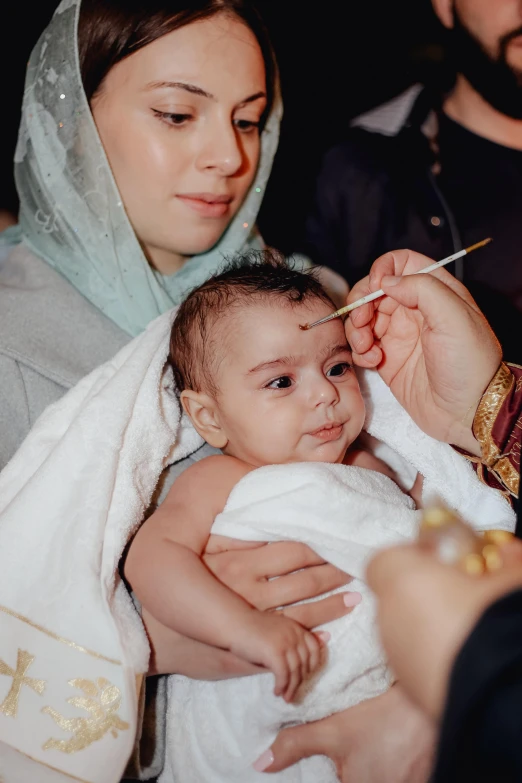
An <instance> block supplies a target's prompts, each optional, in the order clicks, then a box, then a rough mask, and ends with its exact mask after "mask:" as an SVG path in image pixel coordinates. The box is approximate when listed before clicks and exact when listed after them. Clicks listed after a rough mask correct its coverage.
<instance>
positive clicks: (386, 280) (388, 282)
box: [381, 275, 402, 286]
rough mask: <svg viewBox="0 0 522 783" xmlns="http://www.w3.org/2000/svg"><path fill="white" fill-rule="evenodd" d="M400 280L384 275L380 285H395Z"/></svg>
mask: <svg viewBox="0 0 522 783" xmlns="http://www.w3.org/2000/svg"><path fill="white" fill-rule="evenodd" d="M401 280H402V277H401V276H400V275H399V276H396V275H384V277H383V278H382V280H381V285H387V286H390V285H397V283H398V282H400V281H401Z"/></svg>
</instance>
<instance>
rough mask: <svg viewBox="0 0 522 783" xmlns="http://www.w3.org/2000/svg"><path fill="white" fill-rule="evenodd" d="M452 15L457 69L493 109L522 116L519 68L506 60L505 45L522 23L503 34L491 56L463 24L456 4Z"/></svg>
mask: <svg viewBox="0 0 522 783" xmlns="http://www.w3.org/2000/svg"><path fill="white" fill-rule="evenodd" d="M454 17H455V25H454V28H453V30H452V32H451V41H452V49H453V56H454V58H455V63H456V66H457V70H458V72H459V73H461V74H462V75H463V76H465V77H466V79H467V80H468V81H469V83H470V84H471V86H472V87H473V88H474V89H475V90H476V91H477V92H478V93H479V94H480V95H481V96H482V97H483V98H484V100H485V101H487V103H489V104H490V105H491V106H493V108H494V109H496V110H497V111H499V112H501V113H502V114H506V115H507V116H508V117H512V118H513V119H515V120H522V71H520V70H516V69H514V68H512V67H511V66H510V65H508V62H507V60H506V54H507V48H508V45H509V43H510V41H512V40H513V38H516V37H517V36H519V35H522V27H519V28H518V29H517V30H513V31H512V32H510V33H507V34H506V35H504V36H502V38H501V39H500V41H499V53H498V56H497V57H496V58H493V57H491V56H490V55H489V54H488V53H487V52H486V50H485V49H484V47H483V46H482V44H481V43H480V41H478V40H477V39H476V38H475V37H474V36H473V35H472V33H470V31H469V30H468V29H467V28H466V27H465V26H464V24H463V23H462V20H461V19H460V18H459V16H458V14H457V12H456V9H455V8H454Z"/></svg>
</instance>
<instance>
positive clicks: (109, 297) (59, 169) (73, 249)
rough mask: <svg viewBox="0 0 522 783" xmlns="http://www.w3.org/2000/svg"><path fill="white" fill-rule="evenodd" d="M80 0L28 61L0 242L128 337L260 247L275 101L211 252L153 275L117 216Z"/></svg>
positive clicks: (277, 109) (278, 111)
mask: <svg viewBox="0 0 522 783" xmlns="http://www.w3.org/2000/svg"><path fill="white" fill-rule="evenodd" d="M79 12H80V0H63V2H62V3H61V4H60V6H59V7H58V8H57V10H56V12H55V14H54V16H53V18H52V20H51V22H50V24H49V26H48V27H47V28H46V30H44V32H43V33H42V35H41V37H40V39H39V41H38V43H37V44H36V46H35V48H34V50H33V52H32V54H31V58H30V61H29V66H28V70H27V77H26V83H25V92H24V99H23V107H22V122H21V126H20V133H19V137H18V145H17V148H16V153H15V178H16V184H17V188H18V193H19V196H20V202H21V207H20V223H19V226H17V227H15V229H14V230H12V229H8V231H7V232H4V235H5V236H4V237H3V241H4V242H5V241H9V242H10V243H16V242H18V241H22V242H24V243H25V244H26V245H27V246H28V247H29V248H30V249H31V250H32V251H33V252H34V253H36V254H37V255H38V256H40V257H41V258H43V259H45V261H47V263H49V264H50V265H51V266H52V267H54V268H55V269H56V270H57V271H58V272H60V274H62V275H63V276H64V277H66V278H67V280H69V281H70V282H71V283H72V284H73V285H74V287H75V288H77V289H78V291H80V293H82V294H83V296H85V297H86V298H87V299H88V300H89V301H90V302H92V303H93V304H94V305H95V306H96V307H98V308H99V309H100V310H101V311H102V312H103V313H105V315H107V316H108V317H109V318H110V319H111V320H112V321H114V322H115V323H116V324H118V326H120V327H121V328H122V329H124V330H125V331H126V332H127V333H128V334H130V335H136V334H139V333H140V332H141V331H142V330H143V329H144V328H145V327H146V326H147V324H148V323H149V322H150V321H151V320H152V319H153V318H155V317H156V316H158V315H159V314H160V313H162V312H164V311H165V310H168V309H169V308H171V307H172V306H174V305H176V304H179V302H180V301H181V300H182V299H183V298H184V297H185V296H186V294H187V293H188V291H189V290H190V289H192V288H193V287H195V286H197V285H199V284H200V283H202V282H204V280H206V279H207V278H208V277H209V276H210V275H211V274H212V273H214V272H216V271H217V270H218V269H219V268H220V266H222V264H223V259H224V257H225V256H230V255H231V254H233V253H236V252H240V251H243V250H246V249H247V248H249V247H254V248H255V247H257V248H259V247H260V246H262V241H261V239H260V237H259V235H258V233H257V230H256V228H255V221H256V218H257V214H258V211H259V208H260V206H261V201H262V199H263V194H264V190H265V186H266V183H267V180H268V178H269V176H270V170H271V168H272V162H273V159H274V155H275V152H276V149H277V143H278V138H279V124H280V120H281V115H282V103H281V100H280V97H279V92H278V91H276V98H275V101H274V106H273V108H272V111H271V113H270V116H269V118H268V121H267V123H266V126H265V128H264V130H263V134H262V139H261V159H260V163H259V168H258V171H257V176H256V178H255V181H254V183H253V185H252V187H251V188H250V191H249V193H248V194H247V197H246V199H245V201H244V202H243V205H242V207H241V209H240V210H239V212H238V214H237V215H236V217H235V218H234V220H233V221H232V223H231V224H230V225H229V227H228V229H227V230H226V232H225V233H224V234H223V236H222V237H221V239H220V241H219V242H218V244H217V245H216V246H214V247H213V248H212V250H210V251H208V252H207V253H203V254H201V255H198V256H194V257H193V258H192V259H191V260H190V261H188V263H186V264H185V266H184V267H182V269H181V270H180V271H179V272H177V273H176V274H174V275H170V276H165V275H162V274H160V273H158V272H156V271H155V270H153V269H151V267H150V266H149V264H148V263H147V261H146V259H145V256H144V254H143V252H142V250H141V247H140V245H139V242H138V240H137V238H136V235H135V233H134V230H133V229H132V227H131V225H130V223H129V220H128V217H127V215H126V213H125V209H124V208H123V205H122V201H121V197H120V195H119V192H118V189H117V187H116V183H115V181H114V177H113V175H112V172H111V169H110V167H109V163H108V160H107V157H106V155H105V151H104V149H103V147H102V144H101V141H100V138H99V136H98V132H97V130H96V126H95V124H94V120H93V118H92V114H91V111H90V108H89V105H88V102H87V99H86V96H85V92H84V89H83V85H82V80H81V74H80V66H79V57H78V44H77V29H78V17H79Z"/></svg>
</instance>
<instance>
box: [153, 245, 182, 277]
mask: <svg viewBox="0 0 522 783" xmlns="http://www.w3.org/2000/svg"><path fill="white" fill-rule="evenodd" d="M142 249H143V252H144V253H145V257H146V259H147V261H148V262H149V264H150V265H151V267H152V268H153V269H156V270H157V271H158V272H159V273H160V274H162V275H166V276H168V275H173V274H175V273H176V272H179V270H180V269H181V267H182V266H185V264H186V263H187V261H188V260H189V258H190V256H182V255H179V254H178V253H173V252H171V251H170V250H165V249H164V248H161V247H151V246H150V245H143V244H142Z"/></svg>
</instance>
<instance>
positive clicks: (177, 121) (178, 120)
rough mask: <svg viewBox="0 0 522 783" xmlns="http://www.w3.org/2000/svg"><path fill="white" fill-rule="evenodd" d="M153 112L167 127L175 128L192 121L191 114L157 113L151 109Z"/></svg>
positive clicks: (157, 111) (156, 110)
mask: <svg viewBox="0 0 522 783" xmlns="http://www.w3.org/2000/svg"><path fill="white" fill-rule="evenodd" d="M153 111H154V114H155V115H156V117H158V118H159V119H160V120H162V121H163V122H166V123H167V124H168V125H174V126H175V127H179V126H180V125H185V123H186V122H188V121H189V120H190V119H192V115H191V114H177V113H176V112H170V111H159V110H158V109H153Z"/></svg>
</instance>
